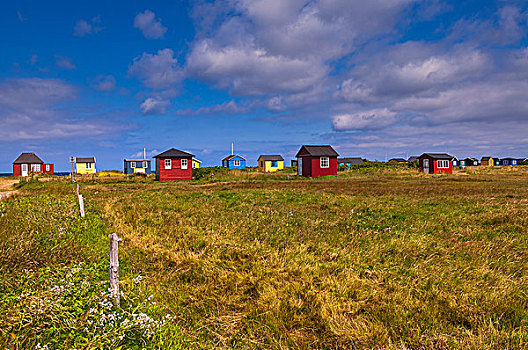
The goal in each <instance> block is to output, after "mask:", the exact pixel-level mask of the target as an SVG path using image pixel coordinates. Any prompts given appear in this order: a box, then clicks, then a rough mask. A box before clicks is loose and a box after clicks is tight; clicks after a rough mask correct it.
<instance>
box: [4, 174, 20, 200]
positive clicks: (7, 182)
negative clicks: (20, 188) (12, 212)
mask: <svg viewBox="0 0 528 350" xmlns="http://www.w3.org/2000/svg"><path fill="white" fill-rule="evenodd" d="M16 183H18V180H14V179H0V201H1V200H2V199H6V198H8V197H10V196H12V195H13V194H15V193H16V191H14V190H13V185H15V184H16Z"/></svg>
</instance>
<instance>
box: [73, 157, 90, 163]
mask: <svg viewBox="0 0 528 350" xmlns="http://www.w3.org/2000/svg"><path fill="white" fill-rule="evenodd" d="M75 163H95V157H76V158H75Z"/></svg>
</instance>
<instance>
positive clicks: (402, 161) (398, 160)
mask: <svg viewBox="0 0 528 350" xmlns="http://www.w3.org/2000/svg"><path fill="white" fill-rule="evenodd" d="M389 162H398V163H407V161H406V160H405V159H403V158H391V159H389Z"/></svg>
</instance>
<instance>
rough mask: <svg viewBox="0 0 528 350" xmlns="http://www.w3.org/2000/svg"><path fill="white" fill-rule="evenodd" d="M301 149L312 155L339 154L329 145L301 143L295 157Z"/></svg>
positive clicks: (328, 155) (331, 155)
mask: <svg viewBox="0 0 528 350" xmlns="http://www.w3.org/2000/svg"><path fill="white" fill-rule="evenodd" d="M303 149H304V150H305V151H306V152H307V153H308V154H309V155H311V156H313V157H321V156H326V157H338V156H339V154H338V153H337V152H336V151H335V150H334V149H333V148H332V146H330V145H302V146H301V149H300V150H299V152H297V155H296V157H298V156H299V155H300V154H301V152H302V151H303Z"/></svg>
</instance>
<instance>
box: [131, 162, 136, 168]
mask: <svg viewBox="0 0 528 350" xmlns="http://www.w3.org/2000/svg"><path fill="white" fill-rule="evenodd" d="M130 167H131V168H132V169H136V161H133V162H130Z"/></svg>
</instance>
